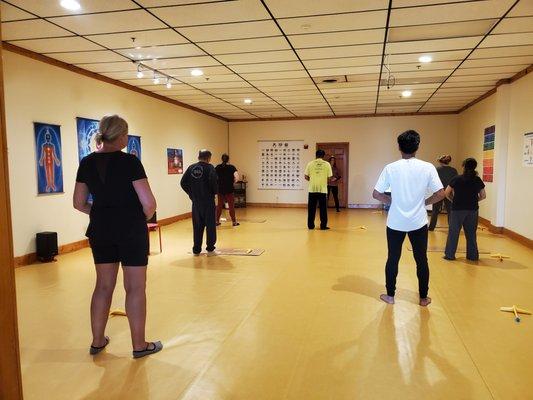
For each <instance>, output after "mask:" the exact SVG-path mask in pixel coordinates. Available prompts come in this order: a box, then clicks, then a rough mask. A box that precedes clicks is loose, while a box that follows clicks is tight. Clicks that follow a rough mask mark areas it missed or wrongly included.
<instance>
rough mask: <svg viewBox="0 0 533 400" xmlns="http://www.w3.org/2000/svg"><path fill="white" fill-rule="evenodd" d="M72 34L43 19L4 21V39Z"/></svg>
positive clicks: (39, 37)
mask: <svg viewBox="0 0 533 400" xmlns="http://www.w3.org/2000/svg"><path fill="white" fill-rule="evenodd" d="M60 36H72V33H70V32H68V31H66V30H65V29H62V28H59V27H57V26H55V25H54V24H51V23H50V22H47V21H45V20H42V19H33V20H27V21H14V22H3V23H2V40H5V41H10V40H18V39H41V38H47V37H60Z"/></svg>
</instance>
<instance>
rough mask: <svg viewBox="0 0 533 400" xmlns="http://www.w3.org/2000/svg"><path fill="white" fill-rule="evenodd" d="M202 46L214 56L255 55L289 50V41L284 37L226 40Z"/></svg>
mask: <svg viewBox="0 0 533 400" xmlns="http://www.w3.org/2000/svg"><path fill="white" fill-rule="evenodd" d="M200 46H201V47H202V48H203V49H204V50H205V51H206V52H208V53H210V54H213V55H222V54H236V53H253V52H260V51H272V50H288V49H290V46H289V44H288V43H287V40H286V39H285V38H284V37H283V36H275V37H269V38H259V39H240V40H226V41H220V42H209V43H202V44H200Z"/></svg>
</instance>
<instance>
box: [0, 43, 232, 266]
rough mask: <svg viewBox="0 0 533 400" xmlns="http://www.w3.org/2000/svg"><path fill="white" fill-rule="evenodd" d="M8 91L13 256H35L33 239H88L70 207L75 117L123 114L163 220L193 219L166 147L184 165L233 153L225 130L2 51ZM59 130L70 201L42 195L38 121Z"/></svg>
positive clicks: (166, 105)
mask: <svg viewBox="0 0 533 400" xmlns="http://www.w3.org/2000/svg"><path fill="white" fill-rule="evenodd" d="M3 54H4V85H5V101H6V117H7V136H8V148H9V169H10V184H11V207H12V213H13V237H14V245H15V255H17V256H19V255H22V254H26V253H30V252H32V251H34V238H35V233H36V232H39V231H45V230H51V231H56V232H58V236H59V242H60V244H64V243H71V242H74V241H78V240H81V239H83V238H84V233H85V228H86V225H87V218H88V217H87V216H86V215H83V214H81V213H79V212H77V211H75V210H74V209H73V208H72V191H73V187H74V181H75V176H76V170H77V166H78V148H77V138H76V117H86V118H94V119H99V118H100V117H102V116H103V115H105V114H110V113H117V114H120V115H122V116H123V117H125V118H126V120H127V121H128V123H129V126H130V132H131V133H132V134H137V135H141V136H142V139H141V143H142V162H143V164H144V166H145V169H146V172H147V174H148V178H149V181H150V184H151V185H152V188H153V191H154V193H155V196H156V198H157V201H158V217H159V218H165V217H170V216H174V215H178V214H182V213H185V212H188V211H189V210H190V202H189V199H188V198H187V197H186V195H185V194H184V193H183V192H182V190H181V189H180V188H179V179H180V178H181V175H167V164H166V162H167V161H166V148H167V147H173V148H182V149H183V150H184V163H185V165H186V166H187V165H189V164H190V163H191V162H193V161H194V160H195V159H196V156H197V154H198V153H197V151H198V149H199V148H209V149H211V150H212V151H213V153H214V154H216V155H218V154H220V153H222V152H224V151H226V149H227V129H228V128H227V123H226V122H225V121H221V120H218V119H215V118H212V117H209V116H206V115H203V114H200V113H197V112H194V111H191V110H187V109H184V108H181V107H177V106H174V105H172V104H169V103H165V102H162V101H159V100H156V99H153V98H150V97H147V96H144V95H141V94H138V93H135V92H132V91H129V90H126V89H122V88H119V87H117V86H113V85H110V84H107V83H104V82H100V81H97V80H94V79H91V78H87V77H84V76H81V75H79V74H75V73H72V72H68V71H66V70H63V69H60V68H57V67H52V66H50V65H47V64H44V63H42V62H39V61H35V60H31V59H29V58H26V57H23V56H20V55H16V54H13V53H10V52H4V53H3ZM34 121H35V122H45V123H52V124H58V125H61V140H62V155H63V173H64V189H65V193H64V194H54V195H41V196H37V183H36V179H37V178H36V166H35V150H34V148H35V143H34V133H33V122H34Z"/></svg>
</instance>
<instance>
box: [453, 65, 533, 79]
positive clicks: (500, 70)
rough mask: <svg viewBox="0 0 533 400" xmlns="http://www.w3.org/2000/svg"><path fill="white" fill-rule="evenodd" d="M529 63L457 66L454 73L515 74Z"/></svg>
mask: <svg viewBox="0 0 533 400" xmlns="http://www.w3.org/2000/svg"><path fill="white" fill-rule="evenodd" d="M530 65H531V64H523V65H507V66H501V67H493V66H491V67H479V68H462V67H461V68H459V69H458V70H457V71H455V72H454V74H453V75H454V76H456V75H486V74H516V73H517V72H519V71H522V70H523V69H526V68H527V67H529V66H530Z"/></svg>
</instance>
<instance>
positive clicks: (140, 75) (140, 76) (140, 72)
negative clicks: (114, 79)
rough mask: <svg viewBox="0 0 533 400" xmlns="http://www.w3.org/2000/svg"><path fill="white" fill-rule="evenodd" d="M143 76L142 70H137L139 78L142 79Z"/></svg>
mask: <svg viewBox="0 0 533 400" xmlns="http://www.w3.org/2000/svg"><path fill="white" fill-rule="evenodd" d="M143 76H144V74H143V73H142V71H138V72H137V78H139V79H141V78H142V77H143Z"/></svg>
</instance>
